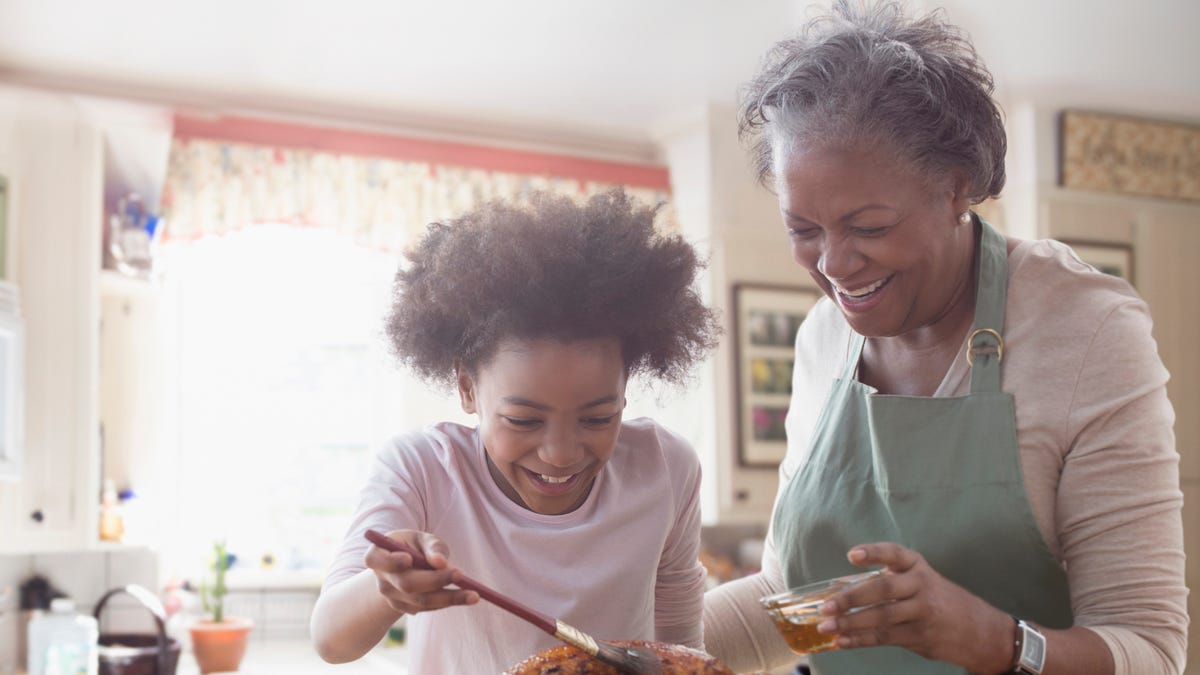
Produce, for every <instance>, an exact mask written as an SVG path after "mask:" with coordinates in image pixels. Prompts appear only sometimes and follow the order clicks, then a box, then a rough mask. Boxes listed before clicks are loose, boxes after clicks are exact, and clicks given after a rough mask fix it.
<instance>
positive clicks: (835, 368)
mask: <svg viewBox="0 0 1200 675" xmlns="http://www.w3.org/2000/svg"><path fill="white" fill-rule="evenodd" d="M1008 262H1009V287H1008V301H1007V309H1006V321H1005V329H1004V342H1005V350H1004V362H1003V366H1002V371H1001V387H1002V389H1003V390H1004V391H1007V392H1010V393H1012V394H1013V396H1014V398H1015V399H1016V417H1017V440H1018V443H1019V445H1020V453H1021V466H1022V473H1023V474H1024V478H1025V486H1026V491H1027V493H1028V495H1029V501H1030V505H1031V507H1032V509H1033V513H1034V516H1035V518H1036V519H1037V523H1038V526H1039V528H1040V529H1041V532H1042V536H1043V538H1044V539H1045V541H1046V545H1047V546H1048V547H1049V548H1050V550H1051V551H1052V552H1053V553H1054V555H1055V556H1056V557H1057V558H1058V559H1059V560H1061V561H1062V563H1063V565H1064V567H1065V568H1066V570H1067V577H1068V581H1069V584H1070V591H1071V604H1072V608H1073V610H1074V613H1075V621H1076V625H1080V626H1087V627H1088V628H1090V629H1092V630H1094V631H1095V632H1096V633H1097V634H1099V635H1100V637H1101V638H1103V640H1104V641H1105V642H1106V643H1107V644H1108V647H1109V649H1111V650H1112V655H1113V660H1114V662H1115V663H1116V672H1117V673H1118V675H1123V674H1126V673H1128V674H1130V675H1152V674H1156V673H1181V672H1182V671H1183V667H1184V661H1185V658H1186V651H1187V622H1188V619H1187V609H1186V607H1187V604H1186V600H1187V588H1186V587H1185V586H1184V553H1183V525H1182V516H1181V508H1182V504H1183V495H1182V493H1181V492H1180V489H1179V455H1178V453H1177V452H1176V450H1175V436H1174V432H1173V429H1172V427H1173V424H1174V419H1175V417H1174V413H1173V411H1172V409H1171V404H1170V402H1169V401H1168V400H1167V394H1166V382H1167V378H1168V373H1167V371H1166V369H1165V368H1164V367H1163V365H1162V362H1161V361H1160V359H1159V357H1158V353H1157V345H1156V343H1155V341H1154V339H1153V338H1152V337H1151V320H1150V315H1149V311H1148V309H1147V306H1146V304H1145V303H1144V302H1143V301H1142V300H1141V299H1140V298H1139V297H1138V296H1137V294H1136V293H1135V292H1134V291H1133V289H1132V288H1131V287H1130V286H1129V285H1128V284H1127V283H1125V282H1124V281H1122V280H1119V279H1116V278H1113V277H1108V276H1106V275H1103V274H1101V273H1099V272H1096V271H1094V270H1092V269H1091V268H1090V267H1088V266H1086V265H1084V264H1083V263H1081V262H1080V261H1079V260H1078V258H1076V257H1075V256H1074V254H1073V253H1072V252H1071V251H1070V249H1068V248H1067V247H1065V246H1063V245H1062V244H1059V243H1057V242H1053V241H1036V242H1032V241H1022V242H1020V243H1018V244H1017V246H1016V248H1014V249H1012V252H1011V253H1010V254H1009V261H1008ZM850 337H851V334H850V328H849V326H848V325H847V324H846V322H845V321H844V320H843V319H842V316H841V314H840V313H839V311H838V309H837V308H836V307H835V306H834V305H833V303H831V302H829V301H828V300H822V301H821V302H820V303H818V305H817V306H816V307H815V308H814V309H813V311H812V312H811V313H810V314H809V317H808V318H807V319H806V320H805V322H804V324H803V325H802V327H801V329H800V334H799V335H798V336H797V340H796V368H795V376H794V382H793V394H792V405H791V409H790V412H789V415H788V424H787V430H788V454H787V457H786V459H785V460H784V462H783V464H782V465H781V466H780V471H779V473H780V490H782V489H783V487H784V486H785V485H786V484H787V482H788V480H789V479H790V478H791V476H793V475H795V473H796V471H797V470H798V469H799V467H800V466H801V465H803V463H804V461H805V454H806V452H807V447H808V442H809V437H810V436H811V434H812V431H813V426H814V424H815V423H816V418H817V416H818V415H819V414H820V411H821V408H822V406H823V405H824V401H825V397H826V396H827V394H828V393H829V389H830V385H831V382H832V380H833V378H834V377H836V376H837V375H839V374H840V369H841V368H842V365H843V364H844V363H845V359H846V353H847V349H848V345H849V342H850ZM969 390H970V370H969V368H968V366H967V363H966V360H965V358H964V355H963V354H961V353H960V355H959V357H958V358H957V360H956V361H955V362H954V364H953V365H952V366H951V367H950V369H949V371H948V372H947V373H946V376H945V379H944V380H943V381H942V383H941V385H940V386H939V387H938V390H937V391H936V392H935V394H934V395H935V396H961V395H965V394H967V393H968V392H969ZM771 539H772V534H771V533H768V535H767V545H766V549H765V550H766V552H765V554H764V556H763V570H762V572H761V573H759V574H757V575H754V576H752V577H748V578H746V579H741V580H738V581H736V582H733V583H729V584H726V585H724V586H721V587H719V588H717V589H715V590H713V591H711V592H709V593H708V594H707V596H706V597H705V608H704V630H705V644H706V648H707V649H708V650H709V651H710V652H711V653H712V654H714V655H715V656H717V657H718V658H720V659H721V660H722V661H724V662H726V663H727V664H729V665H730V666H731V667H732V668H734V669H735V670H738V671H739V672H744V671H755V670H760V669H767V668H772V667H777V666H780V665H784V664H787V663H791V662H794V661H796V660H797V657H796V655H795V654H793V653H792V652H790V651H789V650H788V648H787V646H786V645H785V644H784V643H783V641H782V639H780V638H779V636H778V634H777V633H776V632H775V628H774V626H773V625H772V624H771V622H770V621H769V619H768V618H767V617H766V615H765V613H764V612H763V611H762V610H761V609H760V608H759V606H758V602H757V601H758V598H760V597H762V596H764V595H767V594H770V593H775V592H777V591H780V590H783V578H782V574H781V572H780V566H779V561H778V559H777V557H776V551H775V547H774V544H773V542H772V541H771ZM997 544H998V545H1002V542H997Z"/></svg>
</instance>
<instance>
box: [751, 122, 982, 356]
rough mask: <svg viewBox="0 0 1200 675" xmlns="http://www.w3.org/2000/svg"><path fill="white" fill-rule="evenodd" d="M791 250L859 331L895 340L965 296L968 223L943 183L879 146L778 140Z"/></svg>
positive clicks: (962, 202) (963, 204)
mask: <svg viewBox="0 0 1200 675" xmlns="http://www.w3.org/2000/svg"><path fill="white" fill-rule="evenodd" d="M774 157H775V159H774V161H775V167H774V169H775V176H776V181H775V187H776V192H777V194H778V195H779V207H780V210H781V211H782V213H783V222H784V225H785V226H786V227H787V230H788V236H789V237H790V239H791V244H792V256H793V257H794V258H795V259H796V262H798V263H800V265H801V266H802V267H804V269H806V270H808V273H809V275H810V276H812V278H813V280H814V281H816V282H817V285H818V286H820V287H821V289H822V290H823V291H824V292H825V294H826V295H827V296H829V297H830V299H832V300H833V301H834V302H836V303H837V305H838V307H839V308H840V309H841V311H842V314H843V315H844V316H845V317H846V320H847V321H848V322H849V323H850V325H851V326H852V327H853V328H854V330H855V331H856V332H858V333H859V334H862V335H865V336H867V337H891V336H896V335H902V334H904V333H907V332H909V331H911V330H914V329H917V328H921V327H924V326H928V325H930V324H933V323H935V322H937V321H938V320H939V319H941V318H943V317H945V316H946V315H948V314H949V313H951V311H952V310H954V309H956V308H961V303H962V302H963V301H964V300H965V301H967V303H968V305H969V303H970V301H971V299H972V298H971V297H970V289H971V288H972V275H971V264H972V259H973V258H972V256H973V254H974V248H973V240H974V239H973V234H974V229H973V227H972V226H971V225H970V224H963V223H962V222H961V221H960V220H959V216H960V215H961V214H962V213H963V212H964V211H965V210H966V209H967V206H968V200H967V199H966V197H962V196H959V195H958V194H957V192H958V191H956V189H955V186H954V185H952V184H951V182H950V181H949V180H946V181H943V182H942V183H941V184H932V185H931V184H929V183H927V182H926V181H925V180H924V177H923V176H921V175H919V174H918V173H917V172H916V171H912V170H906V169H907V167H904V166H903V165H901V164H898V163H897V162H896V161H894V160H892V159H891V158H890V156H889V155H888V154H885V153H884V152H883V151H881V150H879V149H877V148H870V149H865V150H846V149H838V148H806V147H804V146H798V145H793V144H789V143H787V142H786V141H781V142H777V143H776V146H775V154H774Z"/></svg>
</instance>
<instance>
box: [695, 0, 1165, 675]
mask: <svg viewBox="0 0 1200 675" xmlns="http://www.w3.org/2000/svg"><path fill="white" fill-rule="evenodd" d="M991 91H992V82H991V76H990V75H989V74H988V72H987V71H986V69H985V68H984V66H983V65H982V64H981V63H980V62H979V61H978V60H977V57H976V55H975V52H974V50H973V48H972V47H971V45H970V44H969V43H968V42H967V40H966V39H965V38H964V37H962V36H961V34H960V33H959V32H958V31H957V30H956V29H954V28H953V27H951V26H948V25H946V24H945V23H944V22H943V21H942V20H941V19H940V18H939V17H938V15H937V14H932V15H929V16H925V17H923V18H918V19H915V20H914V19H909V18H907V17H906V16H905V15H904V13H903V12H902V10H901V9H900V8H899V7H897V6H896V5H894V4H891V3H889V4H881V5H875V6H872V7H868V8H865V9H856V8H852V7H850V6H848V5H846V4H838V5H837V6H836V7H835V8H834V11H833V14H832V15H831V16H827V17H822V18H819V19H816V20H814V21H813V22H812V23H810V24H809V25H808V27H807V28H806V29H805V31H804V32H803V33H802V34H801V35H800V36H799V37H797V38H795V39H792V40H788V41H785V42H782V43H780V44H779V45H777V46H776V47H775V49H774V50H773V51H772V52H771V54H770V55H769V58H768V59H767V62H766V64H765V66H764V68H763V70H762V72H761V73H760V75H759V76H758V78H757V79H756V80H755V81H754V82H753V83H752V84H751V86H750V87H749V88H748V90H747V93H746V95H745V101H744V106H743V109H742V116H741V130H742V133H743V137H744V138H747V139H749V141H750V142H751V146H752V148H753V153H754V157H755V159H756V160H757V168H758V171H759V176H760V179H762V180H763V182H765V183H769V184H772V185H773V186H774V189H775V192H776V193H777V194H778V197H779V204H780V210H781V212H782V214H783V222H784V226H785V228H786V234H787V236H788V238H789V239H790V241H791V246H792V251H793V255H794V257H795V260H796V262H797V263H799V264H800V266H801V267H803V268H804V270H805V271H807V272H808V274H809V275H810V276H811V277H812V279H813V280H814V281H815V282H816V284H817V285H818V286H819V287H820V288H821V289H822V290H823V291H824V294H825V295H826V296H827V298H825V299H822V301H821V302H819V303H818V304H817V306H816V307H815V308H814V309H813V311H812V312H811V313H810V314H809V316H808V318H807V320H806V321H805V322H804V324H803V326H802V327H801V329H800V332H799V335H798V336H797V338H796V365H795V376H794V388H793V392H794V393H793V399H792V405H791V410H790V412H789V415H788V418H787V431H788V444H789V447H788V454H787V458H786V459H785V460H784V462H783V465H782V467H781V469H780V478H781V487H780V491H779V494H778V496H777V499H776V503H775V512H774V516H773V518H772V523H771V529H770V533H769V534H768V537H767V539H768V541H767V547H766V554H765V556H764V560H763V571H762V572H761V573H760V574H759V575H756V576H754V577H751V578H748V579H745V580H742V581H740V582H736V583H733V584H729V585H726V586H723V587H721V588H718V589H717V590H715V591H713V592H711V593H709V595H708V596H707V598H706V606H705V639H706V644H707V647H708V649H709V650H710V651H711V652H712V653H713V654H714V655H716V656H717V657H718V658H720V659H722V660H724V661H726V662H727V663H729V664H730V665H731V666H732V667H733V668H735V669H742V670H753V669H758V668H766V667H772V666H778V665H782V664H787V663H788V662H789V661H792V660H795V659H796V657H795V655H794V654H791V653H790V652H789V651H788V649H787V647H786V645H785V644H784V643H783V641H782V640H781V638H780V637H779V635H778V634H777V633H776V631H775V628H774V627H773V626H772V624H771V623H770V621H769V620H768V618H767V617H766V616H765V614H764V613H763V612H762V610H761V609H760V608H759V607H758V606H757V600H758V598H759V597H761V596H764V595H767V594H770V593H774V592H777V591H779V590H782V589H784V588H787V587H791V586H797V585H800V584H803V583H806V582H810V581H815V580H819V579H824V578H827V577H833V576H838V575H842V574H847V573H851V572H853V571H855V569H856V568H861V567H876V566H882V567H883V568H884V569H885V570H886V572H885V574H884V575H883V576H881V577H878V578H876V579H875V580H873V581H871V582H869V583H867V584H864V585H862V586H859V587H856V588H854V589H852V590H847V591H842V592H841V593H840V594H839V595H837V596H834V597H833V598H832V599H831V600H830V601H829V602H827V603H826V605H825V606H824V607H823V609H822V611H823V614H824V615H825V617H824V620H823V621H822V623H821V625H820V630H821V631H822V632H825V633H832V634H836V635H837V636H838V637H837V640H836V644H837V646H838V647H839V648H840V649H839V650H838V651H832V652H826V653H821V654H815V655H813V656H812V657H811V666H812V668H813V669H814V670H815V671H816V672H818V673H962V672H966V671H970V672H973V673H1001V672H1030V673H1045V674H1046V675H1051V674H1058V673H1088V674H1089V675H1096V674H1102V673H1114V672H1116V673H1138V674H1139V675H1141V674H1148V673H1178V672H1181V671H1182V669H1183V663H1184V658H1185V651H1186V626H1187V615H1186V609H1185V598H1186V595H1187V590H1186V588H1185V586H1184V581H1183V563H1184V556H1183V541H1182V539H1183V537H1182V525H1181V513H1180V511H1181V504H1182V495H1181V493H1180V490H1179V483H1178V460H1179V457H1178V454H1177V453H1176V451H1175V446H1174V436H1173V432H1172V423H1173V419H1174V416H1173V412H1172V410H1171V405H1170V403H1169V401H1168V400H1167V395H1166V389H1165V384H1166V381H1167V377H1168V374H1167V371H1166V370H1165V369H1164V368H1163V365H1162V363H1161V361H1160V360H1159V358H1158V355H1157V351H1156V345H1155V342H1154V339H1153V338H1152V337H1151V331H1150V328H1151V321H1150V315H1149V312H1148V310H1147V307H1146V304H1145V303H1144V302H1143V301H1142V300H1141V299H1140V298H1139V297H1138V296H1137V294H1136V293H1135V292H1134V291H1133V289H1132V288H1131V287H1130V286H1129V285H1128V284H1127V283H1125V282H1124V281H1122V280H1120V279H1117V278H1113V277H1109V276H1106V275H1104V274H1100V273H1098V272H1096V271H1095V270H1093V269H1091V268H1090V267H1088V266H1087V265H1085V264H1083V263H1082V262H1080V261H1079V259H1078V258H1077V257H1076V256H1075V255H1074V254H1073V253H1072V252H1071V251H1070V249H1068V248H1067V247H1065V246H1063V245H1061V244H1058V243H1056V242H1053V241H1020V240H1016V239H1012V238H1005V237H1004V236H1002V235H1001V234H999V233H998V232H997V231H996V230H994V229H993V228H992V227H991V226H989V225H988V224H987V223H986V222H984V221H983V220H981V219H980V218H979V217H978V216H977V215H974V214H973V213H972V211H971V209H970V207H971V205H973V204H977V203H979V202H981V201H983V200H985V199H987V198H989V197H994V196H996V195H997V194H998V193H999V192H1000V189H1001V187H1002V186H1003V184H1004V153H1005V134H1004V128H1003V124H1002V120H1001V116H1000V112H999V110H998V108H997V106H996V104H995V102H994V101H993V100H992V98H991ZM861 607H868V608H867V609H861V610H860V611H856V612H850V611H849V610H850V609H851V608H861Z"/></svg>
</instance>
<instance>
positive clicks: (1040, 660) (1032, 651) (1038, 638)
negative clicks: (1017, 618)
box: [1021, 623, 1046, 673]
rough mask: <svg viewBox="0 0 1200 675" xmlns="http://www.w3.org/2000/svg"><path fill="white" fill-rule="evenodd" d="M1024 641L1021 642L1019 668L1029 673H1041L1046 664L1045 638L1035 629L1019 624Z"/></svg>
mask: <svg viewBox="0 0 1200 675" xmlns="http://www.w3.org/2000/svg"><path fill="white" fill-rule="evenodd" d="M1021 630H1022V631H1023V632H1024V639H1023V640H1022V641H1021V668H1022V669H1028V670H1029V671H1030V672H1034V673H1040V672H1042V666H1044V665H1045V664H1046V638H1045V637H1044V636H1043V635H1042V634H1041V633H1039V632H1038V631H1037V630H1036V629H1034V628H1030V627H1029V626H1027V625H1025V624H1024V623H1022V624H1021Z"/></svg>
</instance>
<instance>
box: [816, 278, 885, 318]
mask: <svg viewBox="0 0 1200 675" xmlns="http://www.w3.org/2000/svg"><path fill="white" fill-rule="evenodd" d="M895 276H896V275H895V274H889V275H888V276H886V277H884V278H882V279H879V280H877V281H875V282H873V283H870V284H867V285H865V286H858V287H856V288H844V287H842V286H841V285H840V284H838V283H836V282H834V281H830V282H829V283H830V285H831V286H832V287H833V290H834V292H835V293H834V294H835V296H836V299H837V301H838V304H839V305H841V307H842V308H843V309H845V310H846V311H848V312H865V311H867V310H869V309H871V308H873V307H875V306H876V305H878V304H879V302H880V301H881V298H882V297H883V295H884V290H885V289H886V288H887V287H888V284H889V283H891V281H892V279H893V278H894V277H895Z"/></svg>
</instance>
